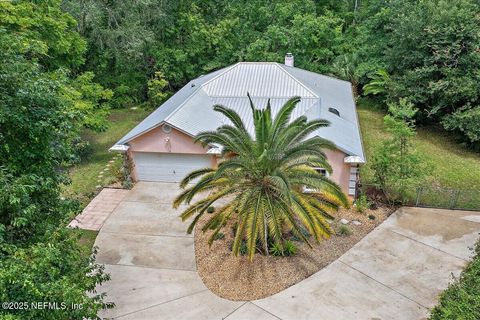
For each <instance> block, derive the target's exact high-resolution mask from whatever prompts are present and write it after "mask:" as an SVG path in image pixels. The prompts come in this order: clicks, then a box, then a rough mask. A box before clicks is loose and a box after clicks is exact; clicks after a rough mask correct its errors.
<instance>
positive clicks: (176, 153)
mask: <svg viewBox="0 0 480 320" xmlns="http://www.w3.org/2000/svg"><path fill="white" fill-rule="evenodd" d="M247 92H248V93H250V95H251V97H252V100H253V102H254V103H255V105H256V106H257V107H264V106H265V105H266V103H267V100H268V99H271V105H272V111H273V114H275V112H276V111H278V109H279V108H280V107H281V106H282V105H283V104H284V103H285V102H286V101H287V100H288V99H289V98H291V97H293V96H300V97H301V101H300V103H299V104H298V106H297V108H296V110H295V112H294V114H293V116H294V117H298V116H300V115H305V116H307V117H308V118H309V119H314V118H322V119H326V120H329V121H330V122H331V125H330V126H329V127H326V128H321V129H319V130H318V131H317V132H316V133H315V134H316V135H319V136H321V137H323V138H326V139H328V140H330V141H332V142H333V143H335V145H336V150H333V151H332V150H326V154H327V156H328V160H329V163H330V164H331V166H332V168H333V173H332V174H331V177H330V178H331V179H332V180H334V181H335V182H337V183H338V184H339V185H340V186H341V187H342V189H343V191H344V192H345V193H347V194H349V195H351V196H352V195H354V194H355V184H356V179H357V170H358V166H359V165H360V164H362V163H364V162H365V156H364V151H363V146H362V142H361V137H360V130H359V124H358V118H357V113H356V107H355V100H354V97H353V93H352V88H351V84H350V83H349V82H347V81H343V80H339V79H335V78H332V77H327V76H324V75H320V74H317V73H314V72H310V71H307V70H303V69H299V68H295V67H293V57H292V56H291V55H287V56H286V64H285V65H284V64H279V63H273V62H240V63H237V64H234V65H232V66H229V67H226V68H223V69H221V70H218V71H215V72H212V73H209V74H207V75H203V76H201V77H199V78H197V79H194V80H192V81H190V82H189V83H188V84H187V85H185V86H184V87H183V88H182V89H181V90H179V91H178V92H177V93H176V94H175V95H173V96H172V97H171V98H170V99H168V100H167V101H166V102H165V103H163V104H162V105H161V106H160V107H159V108H158V109H156V110H155V111H154V112H153V113H152V114H150V115H149V116H148V117H147V118H146V119H145V120H143V121H142V122H141V123H140V124H138V125H137V126H136V127H135V128H134V129H133V130H131V131H130V132H129V133H127V134H126V135H125V136H124V137H123V138H121V139H120V140H119V141H118V142H117V143H116V144H115V145H114V146H113V147H112V148H111V149H110V150H112V151H121V152H127V153H128V155H129V157H130V159H131V160H132V163H133V172H132V177H133V179H134V180H145V181H166V182H178V181H180V180H181V179H182V178H183V177H184V176H185V175H186V174H187V173H189V172H190V171H192V170H195V169H199V168H203V167H209V166H212V167H214V166H216V164H217V161H218V160H219V159H218V157H219V156H220V150H219V146H208V147H206V148H203V147H202V146H201V145H200V144H198V143H197V144H195V143H194V137H195V135H196V134H198V133H199V132H202V131H206V130H214V129H216V128H217V127H219V126H220V125H222V124H224V123H226V122H228V120H227V119H226V118H224V117H223V116H222V115H221V114H219V113H217V112H215V111H213V106H214V105H216V104H222V105H225V106H227V107H230V108H232V109H234V110H236V111H237V112H238V113H239V114H240V115H241V117H242V119H243V120H244V121H245V123H246V125H247V127H248V128H250V129H251V128H252V117H251V109H250V106H249V102H248V98H247ZM318 170H319V171H320V172H322V173H324V174H328V173H326V172H325V170H322V168H318Z"/></svg>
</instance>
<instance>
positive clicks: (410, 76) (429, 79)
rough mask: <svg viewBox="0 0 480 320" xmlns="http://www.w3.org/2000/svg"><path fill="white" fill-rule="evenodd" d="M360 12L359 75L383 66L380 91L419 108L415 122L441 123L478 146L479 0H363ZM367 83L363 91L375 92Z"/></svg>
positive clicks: (358, 39)
mask: <svg viewBox="0 0 480 320" xmlns="http://www.w3.org/2000/svg"><path fill="white" fill-rule="evenodd" d="M360 11H361V14H360V15H361V17H362V19H361V22H360V26H359V28H358V29H357V33H358V37H356V39H357V45H358V47H359V49H358V51H359V55H360V59H361V60H362V61H363V62H362V64H361V65H360V66H359V68H360V69H361V70H360V71H358V72H359V74H362V72H363V73H364V74H365V75H368V74H372V69H373V70H381V69H383V70H386V71H387V72H388V74H390V78H391V79H390V80H391V81H389V82H390V83H389V85H388V86H387V89H388V90H386V91H383V90H382V91H380V92H381V93H384V94H385V96H386V98H387V101H397V100H398V99H399V98H401V97H409V99H410V100H411V101H412V103H414V104H415V105H416V106H417V108H418V112H417V114H416V116H415V117H416V120H417V122H419V123H441V124H443V126H444V128H445V129H447V130H452V131H455V132H456V133H459V136H461V137H462V138H463V140H464V141H466V142H468V143H469V144H470V145H471V146H475V145H476V146H477V147H478V146H479V145H480V140H478V138H477V137H478V134H477V130H478V127H477V126H476V125H475V123H474V122H475V120H477V119H478V118H477V116H476V115H477V114H478V111H475V109H476V108H478V106H479V105H480V74H479V73H478V70H479V69H480V54H479V51H478V48H479V46H480V33H479V32H478V25H479V23H480V16H479V15H478V12H480V5H479V3H478V1H475V0H459V1H454V2H452V1H448V0H425V1H410V0H388V1H387V0H381V1H365V2H364V4H363V7H362V9H361V10H360ZM378 80H379V81H383V80H382V78H381V77H380V78H379V79H378ZM362 81H363V82H364V83H366V82H367V81H368V80H367V79H366V78H365V77H363V80H362ZM375 81H377V79H374V82H375ZM377 84H378V83H377ZM368 86H369V85H367V86H366V87H365V90H366V91H367V92H371V93H373V94H375V93H376V92H378V91H376V90H375V88H378V86H377V85H375V86H374V87H373V88H372V87H368ZM369 89H372V90H369Z"/></svg>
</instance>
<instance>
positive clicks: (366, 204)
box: [355, 194, 370, 213]
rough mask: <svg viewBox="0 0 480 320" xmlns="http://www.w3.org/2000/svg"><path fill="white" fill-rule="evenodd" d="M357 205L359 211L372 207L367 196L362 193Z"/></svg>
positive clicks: (356, 202)
mask: <svg viewBox="0 0 480 320" xmlns="http://www.w3.org/2000/svg"><path fill="white" fill-rule="evenodd" d="M355 207H356V208H357V211H358V212H361V213H363V212H365V210H367V209H368V208H369V207H370V203H369V202H368V199H367V196H366V195H364V194H362V195H361V196H360V197H359V198H358V199H357V200H356V201H355Z"/></svg>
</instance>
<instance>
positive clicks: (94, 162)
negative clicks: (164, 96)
mask: <svg viewBox="0 0 480 320" xmlns="http://www.w3.org/2000/svg"><path fill="white" fill-rule="evenodd" d="M148 113H149V111H147V110H144V109H136V110H132V109H117V110H112V112H111V114H110V116H109V127H108V129H107V130H106V131H104V132H93V131H91V130H85V132H84V133H83V134H82V137H83V139H85V140H88V141H89V142H90V146H91V150H92V153H91V156H90V157H88V159H86V160H84V161H82V162H81V163H79V164H77V165H75V166H74V167H73V168H71V170H70V178H71V180H72V183H71V184H70V185H67V186H65V187H64V190H63V193H64V195H65V196H69V197H74V198H76V199H78V200H80V202H81V203H82V204H83V205H86V204H88V202H89V201H90V199H91V198H92V197H93V196H94V195H95V193H96V186H97V185H102V186H106V185H108V184H110V183H113V182H115V180H116V179H117V178H118V177H117V176H118V172H119V169H120V166H121V159H120V158H119V157H115V156H116V155H117V154H115V153H112V152H109V151H108V149H109V148H110V147H111V146H112V145H113V144H114V143H115V142H117V141H118V140H119V139H120V138H121V137H122V136H123V135H124V134H126V133H127V132H128V131H129V130H130V129H132V128H133V127H134V126H135V125H137V124H138V123H139V122H140V121H141V120H142V119H144V118H145V117H146V116H147V115H148ZM110 160H114V163H113V164H112V165H111V166H110V167H109V168H108V170H106V171H105V172H104V173H103V178H101V179H99V178H98V175H99V173H100V172H101V171H102V170H104V169H107V167H106V165H107V164H108V162H109V161H110ZM98 180H100V181H98Z"/></svg>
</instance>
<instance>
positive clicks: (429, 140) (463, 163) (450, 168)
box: [358, 99, 480, 205]
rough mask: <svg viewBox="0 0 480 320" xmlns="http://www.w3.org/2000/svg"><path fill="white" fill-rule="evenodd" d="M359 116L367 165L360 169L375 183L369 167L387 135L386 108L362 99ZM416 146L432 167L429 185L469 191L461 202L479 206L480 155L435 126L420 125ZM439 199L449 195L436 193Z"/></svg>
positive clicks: (363, 179) (366, 180)
mask: <svg viewBox="0 0 480 320" xmlns="http://www.w3.org/2000/svg"><path fill="white" fill-rule="evenodd" d="M358 115H359V119H360V126H361V131H362V138H363V143H364V148H365V152H366V156H367V164H366V165H364V166H363V167H362V169H361V174H362V175H361V177H362V181H363V182H364V183H367V184H368V183H372V180H373V179H372V178H373V171H372V169H371V167H370V162H368V161H369V160H371V157H372V154H373V152H374V150H375V148H376V146H378V145H380V143H381V142H382V141H383V140H385V139H386V138H388V136H389V135H388V133H387V132H386V131H385V129H384V126H383V117H384V115H385V111H383V110H381V109H380V108H379V107H378V105H377V104H375V103H373V102H372V100H367V99H360V101H359V102H358ZM413 143H414V145H415V147H416V148H417V150H418V151H419V153H421V154H422V155H423V157H424V158H425V160H426V161H427V163H428V164H429V165H430V166H431V167H432V171H433V172H432V175H431V177H430V179H429V181H430V186H438V187H441V188H446V189H460V190H469V191H472V190H473V192H466V191H465V192H463V193H461V194H460V198H459V201H463V202H465V203H471V202H472V201H474V202H475V205H476V204H478V205H480V199H470V197H480V193H479V192H478V191H477V192H475V191H474V190H480V154H478V153H475V152H473V151H470V150H467V149H466V148H464V147H463V146H462V145H460V144H459V143H458V142H457V141H455V139H454V138H453V137H452V135H451V133H449V132H447V131H444V130H441V129H440V128H436V127H418V128H417V135H416V137H415V138H414V141H413ZM437 196H438V197H439V199H437V200H438V201H447V199H446V196H447V195H441V194H440V195H437Z"/></svg>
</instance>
